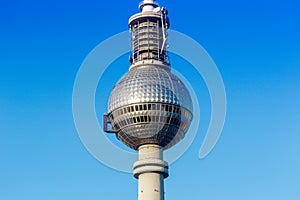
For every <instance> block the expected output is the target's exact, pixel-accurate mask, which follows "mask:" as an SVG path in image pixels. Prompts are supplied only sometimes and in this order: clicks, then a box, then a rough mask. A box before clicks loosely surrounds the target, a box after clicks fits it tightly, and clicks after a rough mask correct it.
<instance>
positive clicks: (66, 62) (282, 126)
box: [0, 0, 300, 200]
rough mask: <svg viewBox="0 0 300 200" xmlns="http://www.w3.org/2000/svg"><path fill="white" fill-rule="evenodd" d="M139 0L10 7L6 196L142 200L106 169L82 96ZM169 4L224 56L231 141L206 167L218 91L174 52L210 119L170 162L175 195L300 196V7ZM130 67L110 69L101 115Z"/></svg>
mask: <svg viewBox="0 0 300 200" xmlns="http://www.w3.org/2000/svg"><path fill="white" fill-rule="evenodd" d="M138 3H139V1H104V2H103V1H95V0H86V1H76V2H75V1H56V0H52V1H34V0H29V1H3V2H1V6H0V27H1V31H0V155H1V156H0V158H1V163H0V199H6V200H12V199H22V200H40V199H43V200H48V199H49V200H50V199H55V200H58V199H63V200H67V199H72V200H75V199H111V200H119V199H136V196H137V181H136V180H135V179H134V178H133V176H132V175H131V174H126V173H121V172H118V171H115V170H112V169H110V168H108V167H106V166H104V165H102V164H101V163H100V162H98V161H97V160H96V159H94V158H93V157H92V156H91V155H90V154H89V153H88V151H87V150H86V149H85V148H84V146H83V145H82V143H81V141H80V139H79V137H78V134H77V131H76V128H75V125H74V122H73V117H72V90H73V83H74V81H75V77H76V74H77V71H78V69H79V67H80V65H81V63H82V61H83V60H84V59H85V57H86V56H87V55H88V53H89V52H90V51H91V50H92V49H93V48H94V47H95V46H96V45H98V44H99V43H100V42H101V41H103V40H105V39H106V38H108V37H110V36H112V35H114V34H117V33H119V32H121V31H124V30H126V29H127V20H128V18H129V17H130V16H131V15H132V14H134V13H136V12H138V9H137V5H138ZM159 3H160V4H161V5H163V6H166V7H167V8H168V9H169V13H170V14H169V17H170V18H171V27H172V29H174V30H178V31H180V32H182V33H185V34H187V35H189V36H190V37H192V38H194V39H195V40H197V41H198V42H199V43H200V44H201V45H202V46H203V47H204V48H205V49H206V50H207V52H208V53H209V54H210V55H211V57H212V58H213V59H214V61H215V63H216V64H217V66H218V68H219V71H220V73H221V75H222V77H223V80H224V84H225V87H226V93H227V101H228V102H227V103H228V105H227V109H228V112H227V118H226V124H225V127H224V130H223V133H222V136H221V138H220V140H219V142H218V144H217V146H216V147H215V149H214V150H213V151H212V153H211V154H210V155H209V156H208V157H207V158H205V159H203V160H199V159H198V151H199V147H200V145H201V143H202V141H203V137H204V134H205V129H206V128H207V125H208V122H209V111H210V110H209V102H208V101H207V99H208V93H207V91H206V90H205V86H204V83H203V81H202V80H201V77H200V76H199V77H198V76H196V75H192V74H190V71H189V70H188V67H182V68H181V67H180V65H185V64H186V65H187V66H188V63H186V62H185V61H184V60H180V58H176V56H175V55H174V58H173V59H174V63H177V64H178V65H177V66H174V68H175V69H176V70H179V71H181V72H182V73H183V74H185V75H186V76H187V77H190V81H191V83H192V84H193V85H194V86H195V88H197V91H198V93H199V99H200V100H199V101H200V104H201V108H202V110H203V113H201V114H202V115H203V117H202V119H201V120H202V121H201V122H202V124H201V125H200V129H199V134H198V135H197V137H196V139H195V141H194V142H193V144H192V146H191V147H190V148H189V150H188V151H187V152H186V153H185V154H184V155H183V156H182V157H181V158H180V159H179V160H177V161H176V162H175V163H174V164H172V165H171V166H170V177H169V178H168V179H166V180H165V183H166V191H165V192H166V199H167V200H168V199H173V200H177V199H207V200H215V199H224V200H240V199H243V200H248V199H249V200H250V199H251V200H252V199H259V200H260V199H264V200H265V199H270V200H271V199H272V200H287V199H293V200H294V199H300V192H299V185H300V170H299V169H300V156H299V155H300V145H299V143H300V134H299V133H300V131H299V130H300V123H299V119H300V117H299V113H300V101H299V99H300V98H299V97H300V96H299V95H300V94H299V91H300V79H299V77H300V58H299V55H300V28H299V27H300V13H299V7H300V3H299V2H298V1H296V0H285V1H279V0H272V1H271V0H260V1H258V0H252V1H242V0H240V1H237V0H232V1H197V0H190V1H183V2H179V1H177V2H174V1H164V0H161V1H159ZM128 66H129V63H128V61H127V56H123V57H121V58H120V59H119V60H118V61H116V62H115V63H113V64H112V66H110V68H109V70H113V71H114V72H115V73H114V74H111V75H110V74H109V73H108V72H109V71H108V72H107V73H106V78H105V79H104V80H103V83H105V84H102V85H103V88H99V89H100V90H103V93H105V91H106V92H107V93H106V96H103V98H102V97H101V96H99V95H98V96H97V102H98V103H96V108H97V109H98V110H99V119H100V118H101V115H102V113H103V112H104V111H105V110H106V105H105V103H100V102H106V101H107V99H105V98H107V97H108V95H109V89H110V88H111V87H112V85H113V84H114V82H115V81H116V80H118V79H119V78H120V77H121V76H122V74H123V73H125V72H126V70H127V68H128ZM114 69H117V70H114ZM198 87H199V88H198ZM111 139H112V140H114V138H113V137H111ZM113 142H115V141H113ZM120 146H122V145H120ZM112 156H113V155H112Z"/></svg>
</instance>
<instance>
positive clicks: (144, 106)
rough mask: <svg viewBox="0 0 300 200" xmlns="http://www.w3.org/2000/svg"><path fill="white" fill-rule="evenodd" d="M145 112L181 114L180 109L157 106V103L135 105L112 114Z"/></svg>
mask: <svg viewBox="0 0 300 200" xmlns="http://www.w3.org/2000/svg"><path fill="white" fill-rule="evenodd" d="M147 110H162V111H168V112H172V113H178V114H181V113H182V108H181V107H178V106H174V105H168V104H158V103H149V104H137V105H131V106H128V107H125V108H121V109H118V110H116V111H114V112H113V114H114V115H123V114H126V113H129V112H136V111H147Z"/></svg>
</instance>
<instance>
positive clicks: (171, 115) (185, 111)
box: [108, 65, 193, 149]
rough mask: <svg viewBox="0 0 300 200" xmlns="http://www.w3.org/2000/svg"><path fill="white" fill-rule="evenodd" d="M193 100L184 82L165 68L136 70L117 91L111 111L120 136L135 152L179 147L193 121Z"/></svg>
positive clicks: (113, 96) (126, 77) (133, 70)
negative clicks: (146, 146) (148, 147)
mask: <svg viewBox="0 0 300 200" xmlns="http://www.w3.org/2000/svg"><path fill="white" fill-rule="evenodd" d="M192 111H193V107H192V100H191V96H190V94H189V92H188V90H187V88H186V87H185V85H184V84H183V82H182V81H181V80H180V79H179V78H178V77H177V76H175V75H174V74H172V73H171V72H170V70H168V69H165V68H163V67H161V66H155V65H144V66H139V67H136V68H132V69H131V70H130V71H129V72H128V73H127V74H126V75H125V76H124V77H123V78H121V79H120V80H119V81H118V83H117V84H116V85H115V87H114V88H113V91H112V92H111V95H110V98H109V103H108V112H109V118H110V120H111V125H112V128H113V129H114V130H116V132H117V137H118V138H119V139H120V140H121V141H122V142H123V143H124V144H125V145H127V146H129V147H130V148H132V149H137V148H138V147H139V146H141V145H143V144H158V145H160V146H161V147H163V148H164V149H167V148H170V147H172V146H173V145H175V144H177V143H178V142H179V141H180V140H181V139H182V138H183V137H184V136H185V134H186V132H187V130H188V128H189V126H190V124H191V121H192Z"/></svg>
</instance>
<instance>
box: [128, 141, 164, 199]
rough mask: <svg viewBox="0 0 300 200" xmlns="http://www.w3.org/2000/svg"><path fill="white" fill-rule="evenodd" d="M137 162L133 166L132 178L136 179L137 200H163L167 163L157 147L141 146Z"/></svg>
mask: <svg viewBox="0 0 300 200" xmlns="http://www.w3.org/2000/svg"><path fill="white" fill-rule="evenodd" d="M138 155H139V160H138V161H137V162H135V164H134V177H136V178H138V200H164V178H166V177H168V163H167V162H165V161H163V152H162V149H161V147H160V146H158V145H153V144H149V145H142V146H141V147H139V149H138Z"/></svg>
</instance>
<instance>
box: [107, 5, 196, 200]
mask: <svg viewBox="0 0 300 200" xmlns="http://www.w3.org/2000/svg"><path fill="white" fill-rule="evenodd" d="M139 8H140V10H141V12H140V13H137V14H135V15H133V16H132V17H131V18H130V19H129V28H130V31H131V33H132V38H131V45H132V54H131V57H130V63H131V66H130V68H129V72H128V73H127V74H126V75H125V76H124V77H123V78H121V79H120V80H119V81H118V82H117V84H116V85H115V86H114V88H113V90H112V92H111V94H110V97H109V102H108V114H105V115H104V131H105V132H108V133H115V134H116V136H117V138H118V139H119V140H121V141H122V142H123V143H124V144H125V145H127V146H128V147H130V148H132V149H134V150H136V151H138V161H136V162H135V163H134V167H133V170H134V171H133V173H134V177H135V178H137V179H138V199H139V200H163V199H164V179H165V178H167V177H168V176H169V172H168V163H167V162H166V161H164V160H163V151H164V150H166V149H168V148H170V147H172V146H174V145H175V144H177V143H178V142H179V141H180V140H181V139H183V137H184V136H185V134H186V132H187V130H188V128H189V126H190V124H191V121H192V118H193V115H192V111H193V107H192V100H191V96H190V94H189V92H188V90H187V88H186V87H185V85H184V84H183V82H182V81H181V80H180V79H179V78H178V77H177V76H175V75H174V74H172V72H171V65H170V62H169V60H168V55H167V51H166V46H167V40H168V33H167V30H168V28H169V27H170V22H169V18H168V16H167V15H168V11H167V10H166V8H164V7H159V5H158V4H157V3H156V2H155V0H143V1H142V2H141V3H140V5H139ZM109 124H110V127H109V126H108V125H109Z"/></svg>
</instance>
